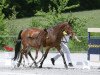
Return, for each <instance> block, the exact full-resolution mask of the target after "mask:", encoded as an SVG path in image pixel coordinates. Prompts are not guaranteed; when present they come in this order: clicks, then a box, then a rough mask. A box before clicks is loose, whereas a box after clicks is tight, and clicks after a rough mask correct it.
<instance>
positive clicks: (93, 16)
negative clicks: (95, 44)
mask: <svg viewBox="0 0 100 75" xmlns="http://www.w3.org/2000/svg"><path fill="white" fill-rule="evenodd" d="M73 15H75V16H77V17H79V18H85V19H87V24H86V26H87V27H94V28H95V27H100V10H92V11H83V12H75V13H73Z"/></svg>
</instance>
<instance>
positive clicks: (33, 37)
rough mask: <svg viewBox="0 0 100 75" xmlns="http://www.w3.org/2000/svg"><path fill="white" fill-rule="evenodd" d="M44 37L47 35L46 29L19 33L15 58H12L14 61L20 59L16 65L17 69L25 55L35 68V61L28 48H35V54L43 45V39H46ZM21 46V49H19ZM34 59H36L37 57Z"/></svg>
mask: <svg viewBox="0 0 100 75" xmlns="http://www.w3.org/2000/svg"><path fill="white" fill-rule="evenodd" d="M46 35H47V31H46V29H44V30H42V29H37V28H29V29H26V30H21V31H20V33H19V36H18V40H17V43H16V45H15V56H14V58H13V59H14V60H16V59H17V58H18V57H20V59H19V62H18V64H17V66H18V67H19V66H20V63H21V61H22V58H23V55H25V56H26V57H27V54H29V56H30V57H31V59H32V60H33V62H34V64H35V66H37V64H36V61H35V59H34V58H33V57H32V55H31V53H30V49H29V48H30V47H33V48H35V50H36V54H37V52H38V51H39V49H40V48H41V46H42V45H43V44H45V39H44V38H45V37H46ZM21 44H22V46H23V47H21ZM19 54H20V55H19ZM35 58H37V55H36V57H35Z"/></svg>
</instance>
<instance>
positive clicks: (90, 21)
mask: <svg viewBox="0 0 100 75" xmlns="http://www.w3.org/2000/svg"><path fill="white" fill-rule="evenodd" d="M68 14H69V13H65V14H63V15H64V16H66V17H67V15H68ZM72 14H73V15H74V16H76V17H79V18H84V19H87V23H86V27H100V10H91V11H80V12H72ZM40 17H41V16H35V17H30V18H22V19H15V20H9V21H8V22H7V24H12V25H14V26H17V27H19V26H20V28H21V29H22V28H24V27H25V28H26V27H28V26H29V25H32V18H36V19H40ZM41 19H42V18H41Z"/></svg>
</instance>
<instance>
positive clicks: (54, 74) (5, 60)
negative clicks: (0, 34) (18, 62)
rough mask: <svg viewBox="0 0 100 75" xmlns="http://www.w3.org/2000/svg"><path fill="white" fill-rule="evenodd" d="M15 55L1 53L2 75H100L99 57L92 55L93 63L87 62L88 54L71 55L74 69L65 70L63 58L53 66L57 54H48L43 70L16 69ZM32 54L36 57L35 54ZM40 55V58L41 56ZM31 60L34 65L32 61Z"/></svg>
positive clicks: (32, 68)
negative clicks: (53, 59)
mask: <svg viewBox="0 0 100 75" xmlns="http://www.w3.org/2000/svg"><path fill="white" fill-rule="evenodd" d="M13 54H14V53H13V52H0V75H100V61H99V56H98V55H91V61H87V54H86V53H71V58H72V61H73V65H74V67H69V68H68V69H65V67H64V64H63V61H62V58H61V57H60V58H59V59H58V60H57V61H56V62H55V65H52V63H51V60H50V59H51V57H53V56H55V55H56V54H57V53H49V54H48V57H47V59H46V60H45V62H44V64H43V68H35V67H34V66H32V67H31V68H30V67H28V66H26V67H23V66H21V67H19V68H14V67H13V63H14V62H12V61H11V58H12V57H13ZM32 54H33V56H34V55H35V53H32ZM39 55H40V56H39V58H40V57H41V54H39ZM29 60H30V63H32V61H31V59H29ZM14 64H15V63H14ZM38 65H39V64H38Z"/></svg>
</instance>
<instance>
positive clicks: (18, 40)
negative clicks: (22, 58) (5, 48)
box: [13, 30, 23, 60]
mask: <svg viewBox="0 0 100 75" xmlns="http://www.w3.org/2000/svg"><path fill="white" fill-rule="evenodd" d="M22 31H23V30H21V31H20V32H19V35H18V38H17V41H16V45H15V55H14V58H13V60H16V59H17V58H18V55H19V52H20V48H21V33H22Z"/></svg>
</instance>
